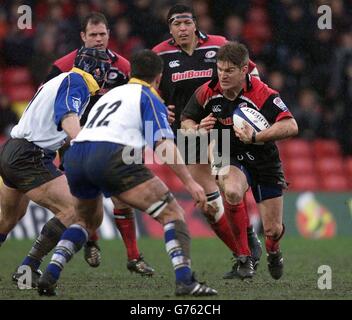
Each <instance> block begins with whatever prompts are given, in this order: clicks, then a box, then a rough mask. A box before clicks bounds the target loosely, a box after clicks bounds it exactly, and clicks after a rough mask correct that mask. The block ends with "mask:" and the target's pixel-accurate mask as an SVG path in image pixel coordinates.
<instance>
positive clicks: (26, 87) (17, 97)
mask: <svg viewBox="0 0 352 320" xmlns="http://www.w3.org/2000/svg"><path fill="white" fill-rule="evenodd" d="M5 93H6V94H7V95H8V96H9V99H10V100H11V101H12V102H13V101H30V100H31V99H32V98H33V96H34V93H35V89H34V87H33V86H32V85H31V84H22V85H16V86H12V87H7V90H5Z"/></svg>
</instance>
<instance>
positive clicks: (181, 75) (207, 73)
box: [171, 69, 213, 82]
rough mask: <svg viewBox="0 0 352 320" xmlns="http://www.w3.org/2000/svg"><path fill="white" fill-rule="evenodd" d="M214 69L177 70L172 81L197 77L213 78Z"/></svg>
mask: <svg viewBox="0 0 352 320" xmlns="http://www.w3.org/2000/svg"><path fill="white" fill-rule="evenodd" d="M212 75H213V69H208V70H187V71H185V72H177V73H173V74H172V77H171V79H172V82H177V81H182V80H187V79H195V78H211V77H212Z"/></svg>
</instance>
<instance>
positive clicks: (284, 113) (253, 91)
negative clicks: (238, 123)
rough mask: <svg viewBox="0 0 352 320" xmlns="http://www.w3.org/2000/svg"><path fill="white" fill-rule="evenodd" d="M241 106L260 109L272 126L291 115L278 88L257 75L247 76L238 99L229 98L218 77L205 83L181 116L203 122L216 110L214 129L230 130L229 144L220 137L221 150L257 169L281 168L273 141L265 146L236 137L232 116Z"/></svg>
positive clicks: (219, 146) (214, 113)
mask: <svg viewBox="0 0 352 320" xmlns="http://www.w3.org/2000/svg"><path fill="white" fill-rule="evenodd" d="M238 107H250V108H253V109H256V110H258V111H260V112H261V113H262V114H263V115H264V117H265V118H266V119H267V121H268V122H269V124H270V125H272V124H273V123H275V122H277V121H280V120H281V119H284V118H291V117H292V114H291V113H290V111H289V110H288V108H287V107H286V105H285V104H284V103H283V102H282V100H281V98H280V97H279V94H278V92H277V91H275V90H273V89H271V88H269V87H268V86H267V85H266V84H265V83H263V82H262V81H261V80H259V79H258V78H256V77H251V76H249V75H248V76H247V83H246V85H245V86H244V88H243V89H242V91H241V92H240V93H239V95H238V96H237V97H236V99H235V100H229V99H227V98H225V97H224V96H223V94H222V89H221V87H220V84H219V82H218V81H217V80H216V79H214V80H212V81H209V82H207V83H205V84H203V85H202V86H201V87H200V88H198V89H197V90H196V92H195V93H194V94H193V95H192V97H191V99H190V101H189V103H188V104H187V106H186V108H185V109H184V111H183V114H182V118H184V119H187V118H188V119H192V120H194V121H195V122H197V123H200V121H201V120H202V119H203V118H205V117H206V116H208V115H209V114H210V113H213V116H214V117H215V118H217V122H216V124H215V126H214V129H218V130H223V129H228V130H230V145H229V146H225V145H222V141H221V139H219V140H218V142H219V145H218V146H217V147H218V150H219V152H220V153H223V154H224V153H226V152H230V155H231V157H234V158H235V159H236V160H238V161H241V162H242V161H243V162H244V163H245V164H246V166H249V167H251V168H256V169H257V170H266V169H268V168H279V167H280V166H281V164H280V163H281V162H280V158H279V152H278V149H277V146H276V144H275V143H274V142H266V143H264V144H262V145H257V144H244V143H243V142H242V141H240V140H239V139H238V138H237V137H236V135H235V132H234V130H233V119H232V116H233V112H234V110H235V109H236V108H238ZM219 137H221V133H219Z"/></svg>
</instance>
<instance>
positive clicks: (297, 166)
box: [283, 158, 315, 176]
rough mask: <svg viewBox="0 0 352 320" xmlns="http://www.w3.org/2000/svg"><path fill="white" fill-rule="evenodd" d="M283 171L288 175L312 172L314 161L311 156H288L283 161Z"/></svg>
mask: <svg viewBox="0 0 352 320" xmlns="http://www.w3.org/2000/svg"><path fill="white" fill-rule="evenodd" d="M283 165H284V171H285V173H287V174H288V175H290V176H292V175H295V174H311V173H314V171H315V168H314V162H313V159H312V158H288V159H287V160H286V161H285V162H283Z"/></svg>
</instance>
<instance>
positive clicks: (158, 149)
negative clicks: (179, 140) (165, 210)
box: [141, 92, 206, 210]
mask: <svg viewBox="0 0 352 320" xmlns="http://www.w3.org/2000/svg"><path fill="white" fill-rule="evenodd" d="M141 107H142V108H141V109H142V121H143V127H146V125H145V123H146V122H147V121H148V122H150V123H152V124H153V133H152V137H148V136H146V132H143V134H144V137H145V140H146V141H147V143H148V144H149V145H151V146H153V150H154V152H155V153H156V154H157V155H158V157H159V158H160V159H161V160H162V161H163V162H165V163H166V164H167V165H168V166H169V167H170V168H171V170H172V171H174V172H175V174H176V175H177V176H178V177H179V178H180V180H181V181H182V182H183V184H184V185H185V187H186V189H187V190H188V191H189V193H190V194H191V195H192V197H193V199H194V200H195V201H196V202H197V204H198V206H199V207H201V208H202V209H204V210H205V209H206V196H205V193H204V190H203V188H202V187H201V186H200V185H199V184H197V183H196V182H195V181H194V180H193V178H192V176H191V174H190V173H189V171H188V169H187V167H186V165H185V163H184V161H183V158H182V156H181V154H180V152H179V150H178V149H177V147H176V145H175V143H174V133H173V131H172V129H171V127H170V124H169V122H168V119H167V108H166V106H165V105H164V104H163V103H162V102H161V101H159V100H157V99H156V98H155V97H153V96H152V95H151V94H150V93H149V92H143V93H142V97H141Z"/></svg>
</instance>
